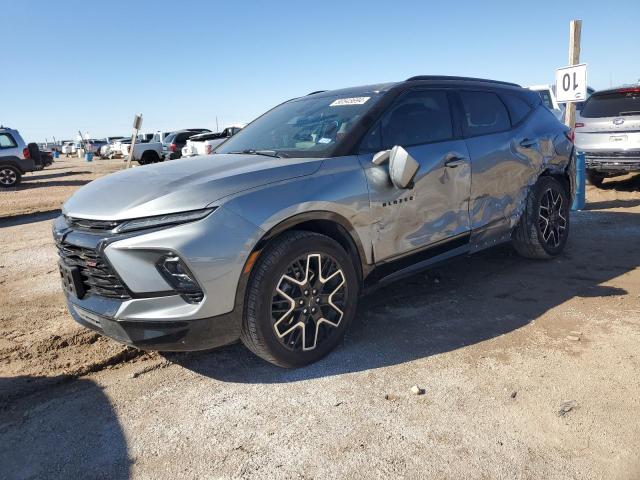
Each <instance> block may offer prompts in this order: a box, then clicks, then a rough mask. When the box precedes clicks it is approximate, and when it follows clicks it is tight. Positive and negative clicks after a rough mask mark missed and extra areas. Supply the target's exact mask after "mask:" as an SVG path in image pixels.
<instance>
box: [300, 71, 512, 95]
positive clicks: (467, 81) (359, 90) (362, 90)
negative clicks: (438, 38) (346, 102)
mask: <svg viewBox="0 0 640 480" xmlns="http://www.w3.org/2000/svg"><path fill="white" fill-rule="evenodd" d="M418 82H419V83H420V84H426V85H430V84H433V85H438V86H454V85H457V86H462V85H477V86H484V87H491V86H493V87H508V88H517V89H521V88H522V87H521V86H520V85H518V84H517V83H511V82H504V81H501V80H489V79H486V78H475V77H455V76H447V75H416V76H413V77H410V78H408V79H406V80H405V81H403V82H389V83H377V84H373V85H363V86H359V87H349V88H341V89H338V90H317V91H315V92H311V93H309V94H307V96H309V95H313V96H318V97H333V96H336V95H354V96H355V95H364V94H367V93H383V92H387V91H389V90H391V89H392V88H401V87H403V86H408V85H410V84H413V83H418ZM301 98H304V97H301ZM296 100H298V99H296Z"/></svg>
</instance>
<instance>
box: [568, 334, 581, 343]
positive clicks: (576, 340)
mask: <svg viewBox="0 0 640 480" xmlns="http://www.w3.org/2000/svg"><path fill="white" fill-rule="evenodd" d="M567 340H571V341H572V342H579V341H580V337H578V336H577V335H567Z"/></svg>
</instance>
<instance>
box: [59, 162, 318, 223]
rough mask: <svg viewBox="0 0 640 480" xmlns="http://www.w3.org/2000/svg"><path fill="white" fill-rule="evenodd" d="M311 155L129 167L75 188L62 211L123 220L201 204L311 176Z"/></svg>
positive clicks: (82, 216)
mask: <svg viewBox="0 0 640 480" xmlns="http://www.w3.org/2000/svg"><path fill="white" fill-rule="evenodd" d="M321 164H322V160H321V159H317V158H302V159H294V158H271V157H265V156H261V155H228V154H217V155H209V156H200V157H191V158H189V159H178V160H173V161H169V162H163V163H155V164H152V165H145V166H143V167H136V168H131V169H128V170H122V171H120V172H116V173H113V174H111V175H107V176H105V177H102V178H99V179H97V180H94V181H92V182H91V183H89V184H87V185H85V186H84V187H82V188H80V189H79V190H78V191H76V193H74V194H73V196H72V197H71V198H70V199H69V200H67V202H66V203H65V204H64V205H63V207H62V213H64V214H65V215H68V216H70V217H77V218H86V219H92V220H123V219H129V218H139V217H148V216H152V215H163V214H167V213H174V212H183V211H187V210H197V209H200V208H205V207H206V206H207V205H209V204H211V203H213V202H216V201H218V200H220V199H222V198H224V197H227V196H229V195H233V194H235V193H238V192H242V191H244V190H249V189H251V188H255V187H259V186H262V185H266V184H269V183H274V182H280V181H283V180H288V179H290V178H295V177H302V176H306V175H311V174H313V173H314V172H315V171H317V170H318V168H320V165H321Z"/></svg>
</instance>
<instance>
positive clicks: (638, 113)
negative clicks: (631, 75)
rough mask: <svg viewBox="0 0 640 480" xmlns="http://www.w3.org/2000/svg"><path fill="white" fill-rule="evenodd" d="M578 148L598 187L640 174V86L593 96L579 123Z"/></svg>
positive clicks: (585, 106) (617, 89) (589, 177)
mask: <svg viewBox="0 0 640 480" xmlns="http://www.w3.org/2000/svg"><path fill="white" fill-rule="evenodd" d="M576 148H577V149H578V150H579V151H583V152H584V153H585V161H586V166H587V178H588V179H589V181H590V182H591V184H593V185H595V186H597V187H600V186H601V185H602V183H603V181H604V179H605V178H607V177H614V176H616V175H624V174H627V173H630V172H640V85H635V86H626V87H620V88H614V89H612V90H603V91H600V92H597V93H595V94H594V95H592V96H591V97H590V98H589V100H587V101H586V103H585V104H584V107H583V109H582V113H581V118H580V119H579V121H578V122H576Z"/></svg>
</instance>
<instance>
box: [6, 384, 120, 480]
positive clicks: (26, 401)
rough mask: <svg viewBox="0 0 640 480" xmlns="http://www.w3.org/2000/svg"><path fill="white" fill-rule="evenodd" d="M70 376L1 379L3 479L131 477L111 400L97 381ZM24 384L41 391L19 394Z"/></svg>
mask: <svg viewBox="0 0 640 480" xmlns="http://www.w3.org/2000/svg"><path fill="white" fill-rule="evenodd" d="M71 379H72V378H71V377H62V376H60V377H47V378H45V377H31V376H22V377H13V378H0V478H113V479H117V478H129V474H130V468H131V464H132V461H131V460H130V458H129V454H128V450H127V441H126V438H125V435H124V432H123V430H122V427H121V426H120V423H119V422H118V417H117V415H116V412H115V411H114V409H113V407H112V405H111V403H110V401H109V399H108V398H107V396H106V395H105V394H104V393H103V391H102V389H101V388H100V387H99V386H98V385H96V384H95V383H94V382H93V381H91V380H88V379H73V380H74V381H73V382H69V381H68V380H71ZM25 384H27V385H29V384H38V385H39V390H38V391H37V392H32V393H31V394H27V395H21V396H19V397H15V396H14V395H13V394H12V393H13V392H16V391H23V392H24V388H25ZM60 384H64V389H62V388H58V387H59V386H60ZM27 388H28V387H27Z"/></svg>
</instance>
